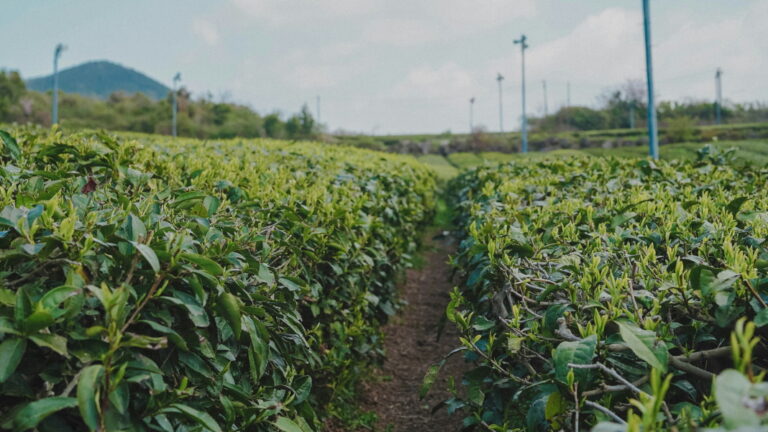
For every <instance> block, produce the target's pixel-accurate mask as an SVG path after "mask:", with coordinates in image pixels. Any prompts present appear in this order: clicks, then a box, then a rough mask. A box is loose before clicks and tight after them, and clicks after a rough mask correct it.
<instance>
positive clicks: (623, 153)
mask: <svg viewBox="0 0 768 432" xmlns="http://www.w3.org/2000/svg"><path fill="white" fill-rule="evenodd" d="M710 145H711V146H712V147H713V148H714V149H716V150H727V149H730V148H735V149H736V152H735V155H734V157H735V160H736V162H737V163H748V164H751V165H755V166H765V165H768V140H746V141H719V142H715V143H711V144H710ZM704 146H705V144H701V143H682V144H669V145H663V146H661V147H660V150H659V152H660V157H661V159H665V160H673V159H679V160H694V159H696V154H697V152H698V151H699V150H700V149H701V148H703V147H704ZM647 155H648V148H647V147H644V146H632V147H619V148H611V149H603V148H588V149H582V150H553V151H549V152H537V153H528V154H525V155H524V154H520V153H499V152H482V153H452V154H449V155H448V156H446V157H443V156H439V155H428V156H420V157H419V160H420V161H421V162H423V163H425V164H427V165H429V166H431V167H433V169H435V170H436V171H438V172H439V176H440V177H441V178H447V176H449V175H451V174H452V173H455V172H461V171H464V170H468V169H472V168H475V167H478V166H481V165H483V164H486V163H490V164H494V163H500V162H509V161H513V160H520V159H527V160H542V159H549V158H561V157H569V156H595V157H608V156H612V157H619V158H642V157H646V156H647ZM446 165H449V166H450V167H451V168H453V169H454V170H455V171H452V170H450V169H447V168H446Z"/></svg>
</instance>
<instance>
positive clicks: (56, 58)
mask: <svg viewBox="0 0 768 432" xmlns="http://www.w3.org/2000/svg"><path fill="white" fill-rule="evenodd" d="M65 49H67V47H66V46H64V45H62V44H58V45H56V50H54V51H53V107H52V109H53V113H52V114H51V124H58V123H59V57H61V53H62V52H63V51H64V50H65Z"/></svg>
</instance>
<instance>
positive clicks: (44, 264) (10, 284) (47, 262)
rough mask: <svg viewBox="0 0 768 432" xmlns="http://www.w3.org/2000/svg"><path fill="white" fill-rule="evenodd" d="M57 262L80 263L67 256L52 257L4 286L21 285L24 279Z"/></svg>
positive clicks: (26, 279)
mask: <svg viewBox="0 0 768 432" xmlns="http://www.w3.org/2000/svg"><path fill="white" fill-rule="evenodd" d="M59 264H69V265H71V266H78V265H80V263H79V262H77V261H72V260H70V259H67V258H56V259H52V260H50V261H45V262H42V263H40V264H39V265H38V266H37V267H36V268H35V269H34V270H31V271H30V272H29V273H27V274H25V275H24V276H22V277H20V278H18V279H16V280H14V281H10V282H7V283H6V284H5V286H7V287H8V288H13V287H16V286H18V285H21V284H23V283H24V282H26V281H28V280H30V279H34V278H35V277H36V276H37V275H38V274H39V273H41V272H42V271H43V270H45V269H46V268H48V267H50V266H54V265H59Z"/></svg>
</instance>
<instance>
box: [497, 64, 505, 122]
mask: <svg viewBox="0 0 768 432" xmlns="http://www.w3.org/2000/svg"><path fill="white" fill-rule="evenodd" d="M496 81H498V82H499V132H504V103H503V101H502V98H501V82H502V81H504V76H503V75H501V74H500V73H499V74H497V76H496Z"/></svg>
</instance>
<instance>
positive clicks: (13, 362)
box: [0, 337, 27, 383]
mask: <svg viewBox="0 0 768 432" xmlns="http://www.w3.org/2000/svg"><path fill="white" fill-rule="evenodd" d="M26 349H27V341H26V340H24V339H21V338H16V337H10V338H8V339H6V340H4V341H3V342H2V343H0V383H2V382H5V380H7V379H8V377H10V376H11V375H13V372H14V371H15V370H16V368H17V367H18V366H19V363H21V358H22V357H23V356H24V351H25V350H26Z"/></svg>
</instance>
